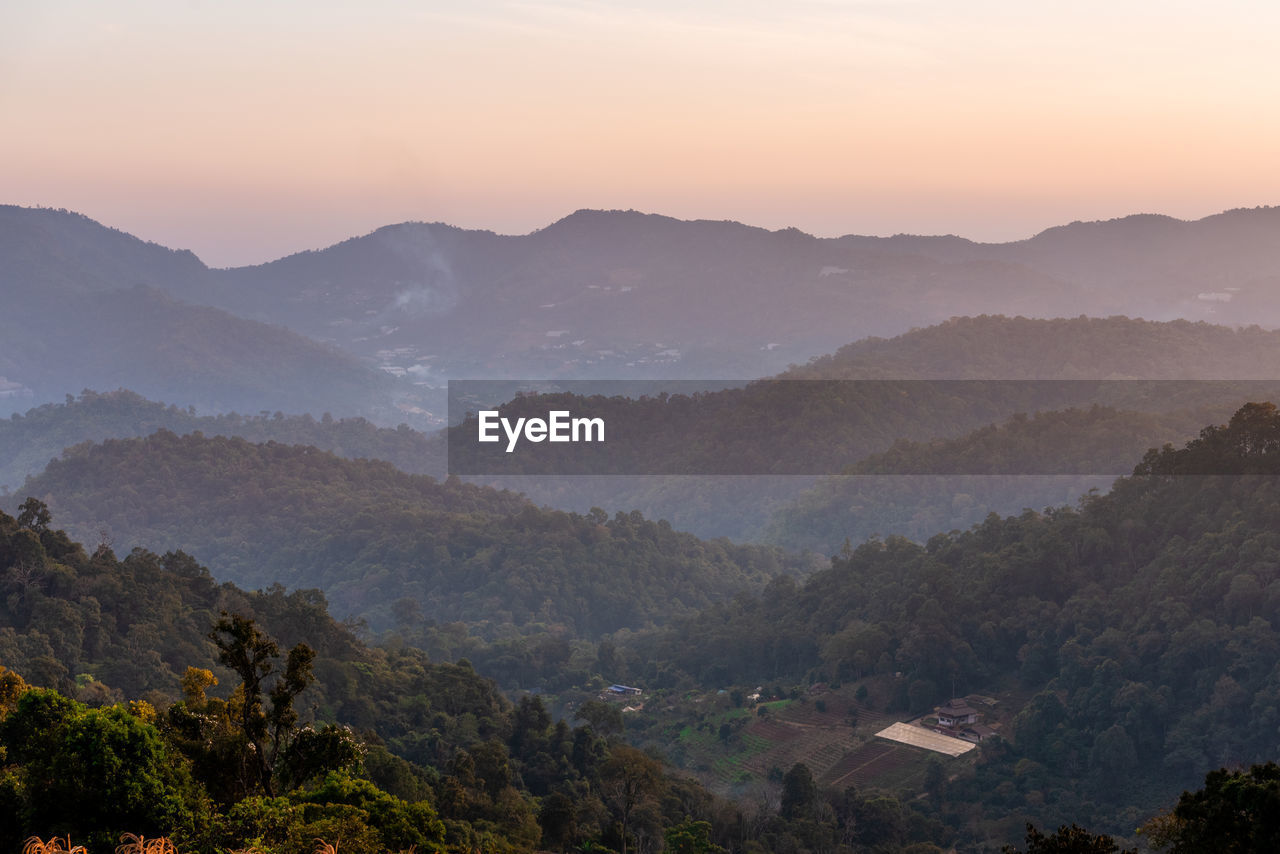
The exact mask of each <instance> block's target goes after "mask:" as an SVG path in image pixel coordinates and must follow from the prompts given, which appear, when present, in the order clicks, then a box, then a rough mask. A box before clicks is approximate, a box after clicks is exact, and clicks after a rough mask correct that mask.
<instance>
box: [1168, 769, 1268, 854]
mask: <svg viewBox="0 0 1280 854" xmlns="http://www.w3.org/2000/svg"><path fill="white" fill-rule="evenodd" d="M1168 818H1169V819H1170V820H1168V821H1159V820H1157V821H1154V822H1152V823H1149V824H1148V825H1146V826H1144V830H1146V831H1148V838H1149V839H1151V841H1152V843H1153V844H1154V845H1155V846H1156V847H1157V848H1160V849H1164V848H1165V847H1168V848H1169V850H1170V851H1171V852H1173V854H1209V852H1215V854H1216V852H1236V851H1239V852H1246V851H1276V850H1280V766H1278V765H1276V763H1275V762H1267V763H1266V764H1264V765H1254V766H1252V767H1250V768H1249V770H1248V771H1244V770H1242V769H1235V770H1231V769H1226V768H1220V769H1218V770H1216V771H1211V772H1209V774H1208V776H1206V777H1205V780H1204V786H1203V787H1202V788H1201V789H1198V790H1196V791H1194V792H1183V793H1182V797H1180V798H1179V799H1178V803H1177V805H1176V806H1175V807H1174V809H1173V814H1172V816H1170V817H1168ZM1152 831H1154V832H1152Z"/></svg>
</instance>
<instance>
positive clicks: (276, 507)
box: [23, 431, 806, 637]
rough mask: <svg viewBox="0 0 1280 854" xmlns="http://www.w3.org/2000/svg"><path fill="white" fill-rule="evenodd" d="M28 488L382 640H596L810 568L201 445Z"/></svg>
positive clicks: (94, 459)
mask: <svg viewBox="0 0 1280 854" xmlns="http://www.w3.org/2000/svg"><path fill="white" fill-rule="evenodd" d="M23 494H24V495H26V494H30V495H34V496H37V497H39V498H40V499H41V500H43V501H45V502H46V503H48V505H49V506H50V507H51V508H52V509H53V511H54V512H55V513H56V514H57V516H58V518H59V519H62V520H64V522H65V523H66V526H67V528H68V530H71V531H73V532H75V533H76V535H77V536H81V537H83V538H84V539H85V540H86V541H89V542H98V541H99V540H101V539H103V537H106V538H108V539H109V540H110V541H111V542H112V543H114V544H115V545H116V547H117V548H129V547H132V546H135V545H141V546H145V547H147V548H149V549H151V550H153V551H167V550H170V549H178V548H182V549H184V550H187V551H189V552H190V553H192V554H193V555H195V556H196V557H197V558H199V559H200V560H201V561H202V562H204V563H206V564H207V565H208V566H210V567H211V568H212V569H213V571H214V572H215V573H216V574H217V575H218V577H220V578H225V579H228V580H230V581H234V582H235V583H237V584H241V585H244V586H248V587H261V586H268V585H271V584H274V583H280V584H284V585H285V586H286V587H288V588H290V589H292V588H296V587H318V588H321V589H323V590H324V591H325V593H326V595H328V597H329V599H330V601H331V602H332V603H333V607H334V609H335V611H336V612H337V613H338V614H340V615H343V616H346V615H351V616H357V617H362V618H365V619H368V620H369V622H370V624H371V625H373V626H375V627H377V628H379V629H383V628H387V627H390V626H392V625H395V623H396V621H397V620H398V621H410V622H413V621H418V620H422V619H426V620H431V621H437V622H441V623H452V622H464V623H466V624H467V625H468V626H470V627H471V628H472V629H473V630H474V631H475V632H477V633H480V634H483V635H486V636H494V635H495V634H503V633H506V632H509V631H512V630H515V631H526V630H533V629H535V628H537V629H540V630H541V629H545V628H548V627H563V628H565V629H567V630H568V631H569V632H570V633H571V634H572V635H575V636H582V637H595V636H598V635H600V634H602V633H606V632H613V631H616V630H618V629H621V628H624V627H631V628H640V627H643V626H646V625H648V624H650V623H664V622H666V621H668V620H670V619H671V618H672V617H674V616H676V615H678V614H682V613H690V612H691V611H692V610H693V609H697V608H701V607H704V606H706V605H709V604H711V603H712V602H714V601H718V600H720V599H724V598H727V597H730V596H733V595H735V594H736V593H738V592H743V591H747V590H753V589H759V588H760V587H762V586H763V585H764V584H765V583H767V582H768V581H769V580H770V579H772V578H773V577H774V576H776V575H779V574H797V573H800V572H802V571H804V569H806V565H805V564H804V563H803V562H801V561H800V560H798V559H796V558H792V557H787V556H784V555H783V554H782V553H781V552H779V551H777V550H775V549H772V548H765V547H758V546H735V545H732V544H730V543H729V542H727V541H712V542H708V541H702V540H699V539H697V538H696V537H694V536H693V535H690V534H684V533H679V532H677V531H674V530H672V528H671V526H670V525H668V524H667V523H665V522H661V521H658V522H654V521H649V520H646V519H644V518H643V517H642V516H640V514H638V513H631V514H624V513H621V512H619V513H616V514H614V515H613V516H612V517H610V516H609V515H608V514H605V513H604V512H603V511H598V510H597V511H594V512H592V513H589V514H586V515H578V514H570V513H563V512H559V511H552V510H542V509H538V508H537V507H535V506H533V505H532V504H529V503H528V502H527V501H525V500H524V499H522V498H520V497H519V496H517V495H515V494H512V493H508V492H498V491H496V490H492V489H488V488H485V487H479V486H472V485H469V484H464V483H462V482H460V481H458V480H456V479H449V480H447V481H445V482H443V483H441V482H437V481H435V480H434V479H433V478H430V477H427V476H422V475H409V474H405V473H403V472H400V471H398V470H396V469H395V468H394V467H392V466H391V465H390V464H389V463H384V462H378V461H370V460H343V459H340V458H338V457H336V456H334V455H332V454H328V453H325V452H322V451H318V450H316V449H314V448H310V447H303V446H287V445H281V444H276V443H270V442H269V443H266V444H262V445H256V444H253V443H250V442H247V441H245V440H243V439H227V438H221V437H205V436H202V435H200V434H191V435H188V436H183V437H179V436H176V435H174V434H173V433H169V432H167V431H161V432H158V433H155V434H152V435H151V436H149V437H146V438H140V439H116V440H108V441H106V442H103V443H101V444H98V445H89V444H85V445H80V446H77V447H75V448H73V449H71V450H70V451H68V452H67V453H66V454H65V455H64V456H63V457H62V458H61V459H60V460H57V461H55V462H53V463H52V464H50V466H49V467H48V469H46V471H45V472H44V473H43V474H41V475H40V476H39V477H36V478H33V479H31V480H29V481H28V482H27V484H26V485H25V486H24V487H23Z"/></svg>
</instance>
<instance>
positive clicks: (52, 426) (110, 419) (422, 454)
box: [0, 389, 445, 491]
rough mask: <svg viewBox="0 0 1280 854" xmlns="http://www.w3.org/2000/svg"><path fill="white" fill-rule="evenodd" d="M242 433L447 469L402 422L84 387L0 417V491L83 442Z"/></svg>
mask: <svg viewBox="0 0 1280 854" xmlns="http://www.w3.org/2000/svg"><path fill="white" fill-rule="evenodd" d="M162 429H163V430H168V431H170V432H172V433H178V434H183V433H192V432H195V431H200V432H201V433H203V434H205V435H206V436H240V437H242V438H245V439H248V440H249V441H251V442H268V441H273V442H280V443H282V444H287V445H311V446H313V447H316V448H319V449H320V450H322V451H331V452H333V453H335V454H337V455H338V456H340V457H347V458H350V459H358V458H362V457H364V458H368V459H378V460H386V461H387V462H389V463H391V464H392V465H394V466H395V467H396V468H398V469H400V470H401V471H404V472H408V473H410V474H434V475H442V474H443V473H444V468H445V464H444V451H445V448H444V443H443V442H442V441H439V440H436V439H432V438H431V437H428V436H427V435H426V434H423V433H420V432H418V431H416V430H412V429H410V428H409V427H407V426H401V427H399V428H398V429H394V430H393V429H389V428H386V427H377V426H375V425H374V424H372V423H371V422H369V421H367V420H366V419H364V418H339V419H335V418H333V417H332V416H330V415H328V414H322V415H320V416H319V417H312V416H311V415H310V414H304V415H285V414H284V413H282V412H279V411H277V412H274V413H267V412H261V413H252V414H249V413H247V414H243V415H241V414H238V413H235V412H231V413H221V414H214V415H198V414H196V411H195V407H187V408H186V409H180V408H178V407H177V406H173V405H169V406H165V405H164V404H163V403H157V402H155V401H151V400H147V399H146V398H144V397H142V396H141V395H139V394H136V393H135V392H131V391H127V390H124V389H120V390H117V391H112V392H106V393H101V394H100V393H97V392H93V391H88V390H86V391H84V392H81V393H80V394H79V395H78V396H76V397H74V398H73V397H71V396H69V395H68V398H67V400H66V402H65V403H47V404H44V405H43V406H38V407H36V408H34V409H31V410H29V411H27V412H26V413H24V414H22V415H18V414H16V413H15V414H14V415H13V416H12V417H11V418H8V419H4V420H0V491H3V490H4V489H5V488H7V489H9V490H16V489H17V488H18V487H19V486H21V485H22V482H23V481H24V480H25V479H26V478H27V477H28V476H29V475H34V474H39V473H40V471H42V470H43V469H44V467H45V465H46V464H47V463H48V462H49V461H50V460H52V459H55V458H56V457H58V455H59V454H61V453H62V451H63V450H64V449H66V448H69V447H71V446H72V445H78V444H80V443H81V442H89V441H92V442H101V441H102V440H103V439H127V438H132V437H135V436H147V435H150V434H151V433H154V432H155V431H157V430H162Z"/></svg>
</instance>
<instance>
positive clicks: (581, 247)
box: [0, 206, 1280, 426]
mask: <svg viewBox="0 0 1280 854" xmlns="http://www.w3.org/2000/svg"><path fill="white" fill-rule="evenodd" d="M1277 237H1280V208H1259V209H1254V210H1236V211H1230V212H1227V213H1223V214H1218V215H1216V216H1211V217H1207V218H1205V219H1202V220H1199V221H1196V222H1184V221H1180V220H1176V219H1172V218H1170V217H1162V216H1150V215H1143V216H1131V217H1125V218H1122V219H1116V220H1110V221H1107V222H1096V223H1072V224H1071V225H1066V226H1061V227H1058V228H1052V229H1049V230H1048V231H1045V232H1043V233H1041V234H1039V235H1037V236H1035V237H1033V238H1031V239H1029V240H1024V241H1018V242H1014V243H1005V244H979V243H974V242H971V241H968V240H964V239H961V238H958V237H914V236H896V237H890V238H875V237H856V236H849V237H841V238H835V239H823V238H816V237H812V236H810V235H807V234H803V233H801V232H799V231H796V230H794V229H786V230H782V231H766V230H764V229H760V228H753V227H750V226H746V225H741V224H738V223H733V222H708V221H695V222H686V221H680V220H675V219H671V218H669V217H663V216H657V215H651V214H641V213H637V212H634V211H608V212H605V211H579V212H577V213H575V214H572V215H571V216H568V217H566V218H564V219H562V220H560V221H558V222H556V223H554V224H552V225H550V226H548V227H547V228H544V229H542V230H540V231H536V232H534V233H532V234H528V235H523V236H502V235H497V234H494V233H492V232H487V231H468V230H463V229H459V228H455V227H452V226H448V225H442V224H424V223H403V224H400V225H393V226H387V227H385V228H382V229H379V230H377V231H375V232H373V233H371V234H368V235H365V236H363V237H356V238H353V239H350V240H347V241H344V242H342V243H339V244H337V245H335V246H332V247H329V248H327V249H322V250H318V251H313V252H303V253H300V254H297V255H292V256H289V257H287V258H283V259H280V260H278V261H274V262H272V263H269V264H264V265H261V266H256V267H243V268H234V269H225V270H219V269H210V268H208V267H206V266H205V265H204V264H203V263H202V262H201V261H200V260H199V259H198V258H196V257H195V256H194V255H193V254H191V253H190V252H181V251H174V250H171V249H167V248H164V247H161V246H158V245H156V244H153V243H145V242H143V241H141V240H138V239H137V238H134V237H132V236H130V235H127V234H124V233H123V232H120V231H116V230H114V229H110V228H107V227H105V226H102V225H99V224H98V223H96V222H93V221H92V220H90V219H88V218H86V217H83V216H80V215H78V214H74V213H70V212H66V211H56V210H50V209H30V208H18V207H11V206H10V207H0V259H2V260H3V263H2V264H0V293H2V294H3V296H4V300H5V303H6V309H7V310H6V311H5V312H4V313H3V315H0V335H2V336H3V338H2V339H0V340H3V342H4V343H3V345H0V408H3V410H4V411H5V412H11V411H21V410H24V409H26V408H28V407H30V406H31V405H33V404H38V403H41V402H46V401H53V400H61V399H62V398H63V396H64V395H65V394H67V393H72V394H74V393H78V392H79V391H80V390H81V389H83V388H86V387H92V388H97V389H100V390H109V389H112V388H115V387H118V386H127V387H129V388H132V389H135V390H137V391H139V392H140V393H143V394H145V395H147V396H148V397H151V398H162V399H165V400H172V401H175V402H177V403H180V404H182V405H186V404H195V405H196V406H198V407H199V408H200V409H202V410H205V411H226V410H229V409H238V410H240V411H249V412H257V411H259V410H261V409H269V410H274V409H285V410H291V411H312V412H315V413H316V414H319V412H321V411H326V410H327V411H331V412H333V413H334V414H347V415H364V416H366V417H370V418H372V419H374V420H376V421H378V422H379V423H392V424H394V423H396V422H398V421H400V420H409V421H411V422H413V423H416V424H419V425H422V426H427V425H429V424H431V423H434V419H438V417H439V416H440V415H441V414H442V413H440V412H438V411H437V410H438V408H439V405H440V398H439V396H438V395H436V394H433V393H432V392H431V391H430V387H431V386H435V385H438V384H440V383H441V382H442V381H443V380H444V379H447V378H450V377H455V378H456V377H462V376H466V377H471V378H476V377H493V378H506V377H564V378H569V377H584V378H590V377H606V378H609V377H617V378H631V377H688V378H752V377H758V376H764V375H769V374H773V373H776V372H778V371H780V370H783V369H785V368H786V367H787V366H788V365H790V364H793V363H800V364H803V363H805V362H806V361H807V360H808V359H809V358H810V357H812V356H814V355H816V354H820V353H824V352H831V351H833V350H835V349H836V348H838V347H842V346H844V345H846V344H848V343H849V342H850V341H854V340H857V339H860V338H866V337H868V336H886V335H897V334H900V333H903V332H905V331H907V330H909V329H911V328H913V327H919V326H925V325H929V324H935V323H938V322H941V321H945V320H947V319H949V318H951V317H953V316H957V315H974V314H983V313H999V314H1005V315H1014V314H1019V315H1026V316H1034V317H1055V316H1076V315H1080V314H1082V313H1085V314H1089V315H1094V316H1106V315H1113V314H1125V315H1130V316H1142V317H1146V318H1149V319H1173V318H1185V319H1189V320H1202V319H1203V320H1212V321H1214V322H1216V323H1223V324H1244V323H1257V324H1263V325H1280V287H1277V285H1280V239H1277Z"/></svg>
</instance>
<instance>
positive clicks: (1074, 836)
mask: <svg viewBox="0 0 1280 854" xmlns="http://www.w3.org/2000/svg"><path fill="white" fill-rule="evenodd" d="M1000 850H1001V851H1002V852H1003V854H1022V852H1021V851H1020V850H1019V849H1017V848H1014V847H1013V846H1012V845H1006V846H1004V847H1003V848H1001V849H1000ZM1026 854H1137V849H1136V848H1125V849H1124V850H1121V848H1120V846H1119V845H1117V844H1116V841H1115V840H1114V839H1112V838H1111V837H1110V836H1107V835H1106V834H1105V833H1099V834H1097V835H1094V834H1092V833H1090V832H1089V831H1087V830H1085V829H1084V828H1082V827H1079V826H1078V825H1075V824H1073V825H1071V826H1070V827H1067V826H1066V825H1065V824H1064V825H1062V826H1061V827H1059V828H1058V829H1057V830H1055V831H1054V832H1053V833H1051V834H1049V835H1048V836H1045V835H1044V834H1043V833H1041V832H1040V831H1039V830H1037V829H1036V827H1035V825H1033V824H1030V823H1028V824H1027V849H1026Z"/></svg>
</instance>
